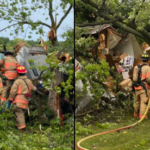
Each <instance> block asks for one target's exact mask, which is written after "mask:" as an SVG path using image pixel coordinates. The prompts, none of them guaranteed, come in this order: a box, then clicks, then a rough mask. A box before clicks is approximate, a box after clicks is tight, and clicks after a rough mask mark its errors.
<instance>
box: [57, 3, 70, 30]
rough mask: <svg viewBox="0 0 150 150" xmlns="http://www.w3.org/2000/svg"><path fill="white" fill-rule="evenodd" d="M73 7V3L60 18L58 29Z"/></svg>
mask: <svg viewBox="0 0 150 150" xmlns="http://www.w3.org/2000/svg"><path fill="white" fill-rule="evenodd" d="M71 9H72V5H70V7H69V8H68V10H67V11H66V13H65V14H64V16H63V17H62V18H61V19H60V21H59V23H58V25H57V26H56V30H57V29H58V28H59V26H60V25H61V23H62V22H63V20H64V19H65V18H66V17H67V15H68V14H69V12H70V10H71Z"/></svg>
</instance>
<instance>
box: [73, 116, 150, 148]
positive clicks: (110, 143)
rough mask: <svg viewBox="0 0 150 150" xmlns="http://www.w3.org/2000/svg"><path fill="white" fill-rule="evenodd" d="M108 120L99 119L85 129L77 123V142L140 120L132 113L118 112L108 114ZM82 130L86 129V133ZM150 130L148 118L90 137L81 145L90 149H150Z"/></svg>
mask: <svg viewBox="0 0 150 150" xmlns="http://www.w3.org/2000/svg"><path fill="white" fill-rule="evenodd" d="M108 118H109V119H108ZM106 120H107V121H108V123H106V122H105V123H104V121H103V123H100V121H99V120H97V121H94V123H92V124H91V125H89V126H86V125H85V126H84V128H83V129H82V127H81V126H80V125H78V126H77V125H76V138H75V142H76V143H77V141H79V140H80V139H82V138H83V137H86V136H88V135H91V134H95V133H100V132H104V131H108V130H111V129H117V128H121V127H124V126H127V125H130V124H132V123H135V122H136V121H138V119H135V118H133V117H132V114H131V113H128V114H126V115H121V114H119V115H118V114H117V115H116V116H114V115H112V116H111V115H109V117H108V115H107V117H106ZM106 120H105V121H106ZM80 128H81V129H80ZM80 130H85V134H84V133H83V132H80ZM149 132H150V119H147V120H144V121H143V122H141V123H140V124H139V125H137V126H136V127H133V128H131V129H128V130H123V131H120V132H114V133H110V134H105V135H100V136H97V137H93V138H91V139H88V140H87V141H84V142H83V143H81V146H82V147H85V148H87V149H89V150H150V133H149ZM76 150H77V148H76Z"/></svg>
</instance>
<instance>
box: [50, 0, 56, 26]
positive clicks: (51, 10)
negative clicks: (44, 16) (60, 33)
mask: <svg viewBox="0 0 150 150" xmlns="http://www.w3.org/2000/svg"><path fill="white" fill-rule="evenodd" d="M49 16H50V20H51V23H52V24H51V26H52V27H54V25H55V22H54V17H53V4H52V0H49Z"/></svg>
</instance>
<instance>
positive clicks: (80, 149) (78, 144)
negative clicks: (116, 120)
mask: <svg viewBox="0 0 150 150" xmlns="http://www.w3.org/2000/svg"><path fill="white" fill-rule="evenodd" d="M149 107H150V98H149V102H148V106H147V109H146V111H145V113H144V115H143V117H142V118H141V119H140V120H139V121H137V122H135V123H134V124H131V125H129V126H125V127H122V128H118V129H114V130H109V131H106V132H101V133H97V134H93V135H90V136H87V137H85V138H83V139H81V140H80V141H78V142H77V144H76V147H77V148H78V149H79V150H89V149H87V148H84V147H82V146H81V143H82V142H83V141H86V140H87V139H90V138H93V137H95V136H99V135H102V134H108V133H112V132H117V131H118V132H119V131H121V130H125V129H130V128H132V127H135V126H136V125H138V124H139V123H140V122H142V121H143V119H144V118H145V116H146V114H147V113H148V110H149Z"/></svg>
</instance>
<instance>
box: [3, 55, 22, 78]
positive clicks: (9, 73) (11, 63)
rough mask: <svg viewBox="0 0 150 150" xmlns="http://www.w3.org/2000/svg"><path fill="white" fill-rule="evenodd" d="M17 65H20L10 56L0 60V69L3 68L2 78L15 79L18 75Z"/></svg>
mask: <svg viewBox="0 0 150 150" xmlns="http://www.w3.org/2000/svg"><path fill="white" fill-rule="evenodd" d="M19 65H20V64H19V63H18V62H17V60H16V59H15V58H14V57H12V56H8V57H5V58H3V59H2V60H0V67H4V70H5V71H4V74H3V76H5V77H7V78H8V79H10V80H13V79H15V78H17V75H18V74H17V72H16V68H17V66H19Z"/></svg>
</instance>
